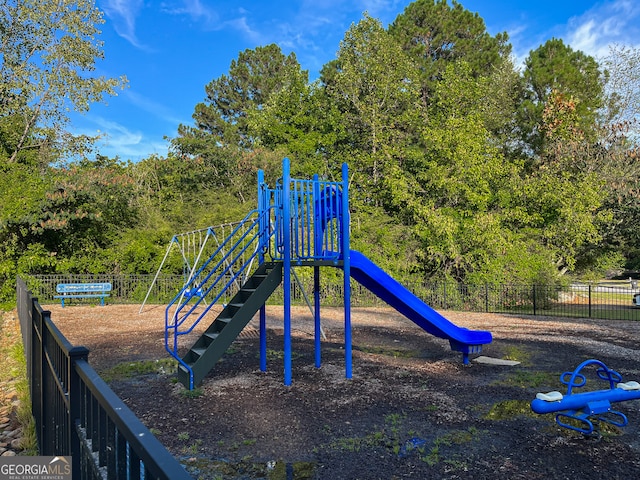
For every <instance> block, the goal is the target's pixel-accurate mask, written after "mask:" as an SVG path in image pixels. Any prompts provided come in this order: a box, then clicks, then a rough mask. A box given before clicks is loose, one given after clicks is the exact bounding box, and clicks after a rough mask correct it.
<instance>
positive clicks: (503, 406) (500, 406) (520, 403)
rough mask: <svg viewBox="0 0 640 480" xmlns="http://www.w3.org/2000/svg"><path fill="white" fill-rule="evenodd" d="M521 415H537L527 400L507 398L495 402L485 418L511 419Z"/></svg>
mask: <svg viewBox="0 0 640 480" xmlns="http://www.w3.org/2000/svg"><path fill="white" fill-rule="evenodd" d="M521 415H524V416H527V417H537V416H538V415H537V414H535V413H533V411H532V410H531V406H530V404H529V402H528V401H526V400H505V401H503V402H498V403H496V404H494V405H493V406H492V407H491V409H490V410H489V412H488V413H487V414H486V415H485V418H487V419H489V420H511V419H513V418H516V417H519V416H521Z"/></svg>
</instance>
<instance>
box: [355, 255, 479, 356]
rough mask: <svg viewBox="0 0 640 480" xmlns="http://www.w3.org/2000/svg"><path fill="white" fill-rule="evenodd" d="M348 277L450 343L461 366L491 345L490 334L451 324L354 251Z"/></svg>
mask: <svg viewBox="0 0 640 480" xmlns="http://www.w3.org/2000/svg"><path fill="white" fill-rule="evenodd" d="M349 258H350V262H351V263H350V265H351V266H350V269H351V277H352V278H353V279H354V280H356V281H357V282H358V283H360V284H361V285H362V286H364V287H365V288H367V289H368V290H369V291H371V292H372V293H374V294H375V295H376V296H378V297H379V298H380V299H381V300H383V301H384V302H386V303H387V304H388V305H390V306H391V307H393V308H395V309H396V310H397V311H398V312H400V313H401V314H402V315H404V316H405V317H407V318H408V319H409V320H411V321H413V322H414V323H416V324H417V325H418V326H419V327H421V328H422V329H424V330H425V331H426V332H428V333H430V334H431V335H434V336H436V337H439V338H444V339H447V340H449V343H450V344H451V348H452V350H455V351H459V352H462V354H463V361H464V363H465V364H466V363H468V360H469V357H468V355H469V354H470V353H480V352H481V351H482V345H486V344H488V343H491V340H492V337H491V332H486V331H483V330H469V329H467V328H463V327H459V326H457V325H455V324H454V323H451V322H450V321H449V320H447V319H446V318H445V317H443V316H442V315H440V314H439V313H438V312H436V311H435V310H434V309H433V308H431V307H430V306H429V305H427V304H426V303H424V302H423V301H422V300H420V299H419V298H418V297H416V296H415V295H414V294H413V293H411V292H410V291H409V290H407V289H406V288H405V287H403V286H402V285H401V284H400V283H398V282H397V281H396V280H394V279H393V278H392V277H391V276H390V275H389V274H387V273H386V272H385V271H384V270H382V269H381V268H380V267H378V266H377V265H376V264H375V263H373V262H372V261H371V260H369V259H368V258H367V257H366V256H364V255H363V254H362V253H360V252H358V251H356V250H350V257H349Z"/></svg>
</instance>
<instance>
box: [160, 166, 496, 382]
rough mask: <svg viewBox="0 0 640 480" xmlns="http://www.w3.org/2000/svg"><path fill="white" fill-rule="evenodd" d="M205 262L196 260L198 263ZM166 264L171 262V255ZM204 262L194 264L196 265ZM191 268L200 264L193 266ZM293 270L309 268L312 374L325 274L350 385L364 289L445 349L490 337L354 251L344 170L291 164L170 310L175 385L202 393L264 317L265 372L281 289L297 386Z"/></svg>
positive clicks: (470, 346)
mask: <svg viewBox="0 0 640 480" xmlns="http://www.w3.org/2000/svg"><path fill="white" fill-rule="evenodd" d="M198 257H199V256H198ZM165 258H166V256H165ZM200 260H201V259H200V258H199V259H198V261H199V262H200ZM189 264H190V265H195V262H190V263H189ZM296 267H311V268H313V279H314V282H313V283H314V291H313V308H312V311H313V315H314V332H315V333H314V344H315V366H316V367H317V368H319V367H320V366H321V351H320V347H321V336H322V328H321V315H320V268H321V267H334V268H339V269H341V270H342V271H343V295H344V350H345V376H346V378H351V376H352V358H351V357H352V345H351V287H350V280H351V278H353V279H354V280H356V281H358V282H359V283H361V284H362V285H363V286H364V287H366V288H367V289H369V290H370V291H371V292H373V293H374V294H376V295H377V296H378V297H379V298H381V299H382V300H383V301H385V302H386V303H387V304H389V305H390V306H392V307H394V308H395V309H396V310H397V311H398V312H400V313H401V314H403V315H404V316H406V317H407V318H408V319H410V320H412V321H413V322H414V323H416V324H417V325H418V326H420V327H421V328H423V329H424V330H425V331H427V332H428V333H430V334H432V335H435V336H437V337H439V338H444V339H447V340H449V344H450V346H451V349H452V350H454V351H457V352H460V353H462V358H463V363H464V364H468V362H469V355H470V354H475V353H480V352H481V351H482V346H483V345H485V344H488V343H490V342H491V341H492V336H491V333H490V332H486V331H478V330H469V329H466V328H462V327H459V326H457V325H454V324H453V323H451V322H450V321H448V320H447V319H446V318H444V317H443V316H442V315H440V314H439V313H438V312H436V311H435V310H433V309H432V308H431V307H429V306H428V305H426V304H425V303H424V302H423V301H422V300H420V299H419V298H418V297H416V296H415V295H414V294H413V293H411V292H410V291H409V290H408V289H406V288H405V287H403V286H402V285H401V284H399V283H398V282H396V281H395V280H394V279H393V278H392V277H391V276H389V275H388V274H387V273H385V272H384V271H383V270H382V269H380V268H379V267H378V266H377V265H376V264H375V263H374V262H372V261H371V260H369V259H368V258H367V257H366V256H364V255H363V254H361V253H360V252H357V251H355V250H351V249H350V238H349V195H348V167H347V165H346V164H343V165H342V180H341V181H328V180H321V179H320V178H319V177H318V175H315V176H314V177H313V179H310V180H300V179H292V178H291V176H290V162H289V159H287V158H285V159H284V160H283V162H282V177H281V178H280V179H279V180H278V181H277V182H276V185H275V186H274V187H273V188H270V187H269V186H268V185H267V184H266V183H265V181H264V172H262V171H259V172H258V205H257V209H256V210H252V211H251V212H249V213H248V214H247V215H246V216H245V218H244V219H243V220H241V221H240V222H237V223H235V224H233V229H232V230H231V231H230V232H229V234H228V235H227V237H226V238H225V239H224V240H223V241H222V242H220V243H218V246H217V248H215V250H214V251H213V253H212V254H211V255H210V256H209V257H208V258H207V259H206V260H205V261H202V262H201V265H200V266H198V267H197V268H193V267H191V269H190V273H189V275H188V277H187V281H186V282H185V285H184V286H183V288H182V289H181V291H180V292H179V293H178V294H177V295H176V296H175V297H174V298H173V299H172V300H171V302H170V303H169V304H168V305H167V308H166V311H165V348H166V350H167V351H168V352H169V353H170V354H171V355H172V356H173V357H175V358H176V359H177V360H178V362H179V366H178V379H179V380H180V382H181V383H183V385H185V387H187V388H189V389H190V390H192V389H193V388H194V387H195V386H196V385H198V384H199V383H200V382H201V381H202V380H203V379H204V377H205V376H206V375H207V373H208V372H209V371H210V370H211V369H212V368H213V366H214V365H215V363H216V362H217V361H218V360H219V359H220V358H221V357H222V355H223V354H224V352H225V351H226V350H227V348H228V347H229V346H230V345H231V343H232V342H233V341H234V340H235V339H236V338H237V336H238V335H239V334H240V332H241V331H242V330H243V329H244V327H245V326H246V325H247V324H248V323H249V322H250V321H251V319H252V318H253V317H254V315H255V314H256V313H258V312H259V314H260V323H259V325H260V326H259V330H260V369H261V370H262V371H266V368H267V340H266V308H265V303H266V301H267V299H268V298H269V297H270V296H271V295H272V294H273V293H274V292H275V291H276V289H277V287H278V286H279V285H280V284H282V292H283V298H282V303H283V327H284V352H283V354H284V384H285V385H291V380H292V373H291V360H292V352H291V279H292V272H293V275H294V278H296V276H295V271H294V270H293V269H294V268H296ZM214 305H221V308H222V310H221V311H220V312H219V313H218V314H217V316H216V317H215V319H214V320H213V322H212V323H211V324H210V325H209V326H208V327H207V328H206V330H205V331H204V333H203V334H202V335H201V336H200V337H199V338H198V339H197V340H196V341H195V343H193V345H192V346H191V347H190V348H188V349H187V350H186V351H185V348H184V347H183V346H181V345H180V343H181V342H180V339H181V338H182V337H183V336H186V335H188V334H190V333H192V332H193V331H194V329H195V327H196V326H197V325H198V324H199V323H200V322H201V321H202V320H203V319H205V318H206V317H207V315H208V314H209V313H210V312H211V309H212V307H213V306H214Z"/></svg>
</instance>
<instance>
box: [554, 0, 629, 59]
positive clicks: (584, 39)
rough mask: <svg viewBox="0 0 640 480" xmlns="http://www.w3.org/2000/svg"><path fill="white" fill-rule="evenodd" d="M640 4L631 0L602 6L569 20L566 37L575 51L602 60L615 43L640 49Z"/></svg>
mask: <svg viewBox="0 0 640 480" xmlns="http://www.w3.org/2000/svg"><path fill="white" fill-rule="evenodd" d="M639 22H640V4H639V3H637V2H636V1H630V0H614V1H610V2H605V3H598V4H597V5H596V6H595V7H593V8H592V9H590V10H588V11H587V12H585V13H584V14H583V15H580V16H578V17H574V18H572V19H571V20H569V23H568V26H567V31H566V34H565V35H564V38H565V40H566V42H567V43H568V44H569V45H570V46H571V48H573V49H575V50H581V51H583V52H585V53H587V54H589V55H592V56H595V57H602V56H604V55H606V54H607V53H608V51H609V46H611V45H613V44H621V45H627V46H631V47H638V46H640V27H639V26H638V23H639Z"/></svg>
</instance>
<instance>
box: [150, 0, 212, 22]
mask: <svg viewBox="0 0 640 480" xmlns="http://www.w3.org/2000/svg"><path fill="white" fill-rule="evenodd" d="M161 9H162V11H164V12H165V13H169V14H171V15H186V16H188V17H190V18H191V19H192V20H194V21H201V22H204V24H205V25H206V26H209V27H210V26H214V25H215V24H216V22H218V20H219V16H218V14H217V12H216V11H214V10H213V9H211V8H209V7H207V6H206V5H203V4H202V2H201V1H200V0H182V1H181V2H179V5H176V3H175V2H174V3H162V4H161Z"/></svg>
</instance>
